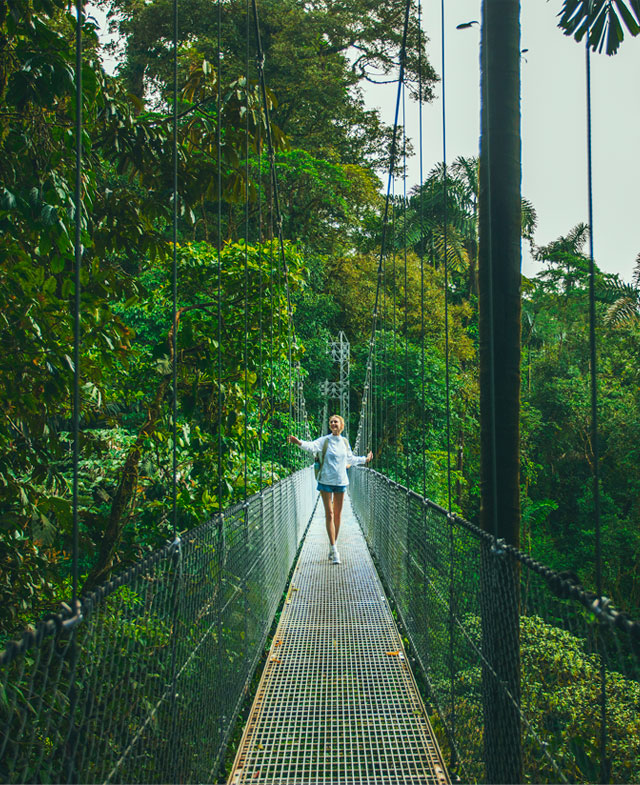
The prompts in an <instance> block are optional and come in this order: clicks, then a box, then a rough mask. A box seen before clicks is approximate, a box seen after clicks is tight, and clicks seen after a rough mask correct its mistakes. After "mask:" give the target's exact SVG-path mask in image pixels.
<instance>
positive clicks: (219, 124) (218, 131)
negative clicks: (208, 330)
mask: <svg viewBox="0 0 640 785" xmlns="http://www.w3.org/2000/svg"><path fill="white" fill-rule="evenodd" d="M217 11H218V15H217V21H218V40H217V47H218V50H217V62H216V68H217V71H218V79H217V84H216V120H217V128H216V150H217V156H218V168H217V173H216V175H217V177H216V181H217V197H218V215H217V219H218V238H217V261H218V265H217V274H218V285H217V288H218V303H217V306H218V307H217V310H218V314H217V320H218V327H217V335H216V339H217V342H218V348H217V361H218V362H217V366H218V514H219V515H220V516H222V118H221V116H220V115H221V110H222V93H221V82H222V74H221V65H222V0H218V3H217ZM220 523H221V524H222V518H220Z"/></svg>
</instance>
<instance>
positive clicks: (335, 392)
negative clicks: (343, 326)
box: [320, 330, 351, 438]
mask: <svg viewBox="0 0 640 785" xmlns="http://www.w3.org/2000/svg"><path fill="white" fill-rule="evenodd" d="M327 348H328V352H329V354H330V355H331V359H332V360H333V361H334V362H336V363H338V366H339V377H338V378H339V381H337V382H330V381H329V380H328V379H325V380H324V382H322V383H321V384H320V393H321V395H322V396H323V399H324V412H323V418H322V427H323V428H324V427H326V423H327V417H328V416H329V401H330V400H331V401H337V402H338V406H339V414H340V416H341V417H342V418H343V419H344V422H345V428H344V435H345V436H346V437H347V438H349V370H350V348H351V347H350V344H349V341H348V340H347V336H346V335H345V334H344V332H343V331H342V330H340V332H339V334H338V338H337V339H336V340H333V341H329V345H328V347H327Z"/></svg>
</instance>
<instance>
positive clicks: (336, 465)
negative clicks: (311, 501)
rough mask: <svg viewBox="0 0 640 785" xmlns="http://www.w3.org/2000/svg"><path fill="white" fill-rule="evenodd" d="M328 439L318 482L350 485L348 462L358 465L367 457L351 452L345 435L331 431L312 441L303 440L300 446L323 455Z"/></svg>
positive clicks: (351, 464)
mask: <svg viewBox="0 0 640 785" xmlns="http://www.w3.org/2000/svg"><path fill="white" fill-rule="evenodd" d="M327 440H328V444H327V451H326V453H325V455H324V460H322V468H321V469H320V474H319V475H318V482H321V483H322V484H323V485H349V478H348V477H347V464H348V465H349V466H358V465H360V464H362V463H366V462H367V459H366V457H365V456H364V455H354V454H353V453H352V452H351V446H350V445H349V442H348V441H347V440H346V439H345V438H344V436H334V434H332V433H330V434H328V435H327V436H321V437H320V438H319V439H315V440H314V441H312V442H305V441H301V442H300V447H301V448H302V449H303V450H306V451H307V452H310V453H313V454H314V455H315V454H316V453H319V454H320V456H322V448H323V447H324V443H325V441H327Z"/></svg>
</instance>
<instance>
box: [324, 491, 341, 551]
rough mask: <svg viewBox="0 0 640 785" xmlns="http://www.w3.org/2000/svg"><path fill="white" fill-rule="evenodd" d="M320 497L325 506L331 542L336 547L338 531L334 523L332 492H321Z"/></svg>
mask: <svg viewBox="0 0 640 785" xmlns="http://www.w3.org/2000/svg"><path fill="white" fill-rule="evenodd" d="M320 496H322V503H323V505H324V517H325V522H326V525H327V534H328V536H329V542H330V543H331V545H335V544H336V531H335V528H334V523H333V503H332V501H331V496H332V494H331V492H330V491H320ZM341 506H342V505H341Z"/></svg>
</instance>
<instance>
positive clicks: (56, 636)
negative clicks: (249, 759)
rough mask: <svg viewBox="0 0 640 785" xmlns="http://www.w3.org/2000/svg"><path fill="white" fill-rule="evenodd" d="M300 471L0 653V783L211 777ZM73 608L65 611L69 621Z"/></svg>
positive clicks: (259, 624)
mask: <svg viewBox="0 0 640 785" xmlns="http://www.w3.org/2000/svg"><path fill="white" fill-rule="evenodd" d="M312 480H313V471H312V469H311V468H306V469H303V470H301V471H298V472H296V473H295V474H292V475H290V476H289V477H287V478H286V479H284V480H282V481H280V482H279V483H277V484H276V485H274V486H271V487H269V488H266V489H265V490H263V492H262V493H260V494H257V495H255V496H253V497H251V498H249V499H248V500H247V502H246V503H242V504H239V505H236V506H235V507H233V508H231V509H229V510H228V511H226V512H225V513H224V514H223V515H222V516H220V517H216V518H214V519H213V520H211V521H209V522H208V523H206V524H203V525H202V526H200V527H199V528H197V529H195V530H193V531H190V532H188V533H187V534H185V535H183V537H182V538H181V540H177V541H176V542H174V543H172V544H170V545H168V546H167V547H165V548H164V549H162V550H160V551H158V552H156V553H154V554H153V555H151V556H150V557H148V558H147V559H145V560H144V561H142V562H141V563H139V564H137V565H136V566H134V567H133V568H132V569H130V570H128V571H127V572H126V573H124V574H123V575H121V576H119V577H118V578H116V579H114V580H112V581H110V582H109V583H108V584H106V585H105V586H103V587H102V588H101V589H100V590H99V591H97V592H94V593H93V594H92V595H90V596H88V597H85V598H83V601H82V616H83V620H82V621H81V622H80V623H78V624H76V625H74V626H72V625H70V624H69V622H68V620H67V621H65V616H64V615H60V616H55V617H51V618H50V619H48V620H44V621H43V622H42V623H41V624H39V625H38V627H37V628H36V630H35V631H33V632H30V633H27V634H25V636H24V638H23V640H22V641H21V642H16V643H14V644H11V645H10V646H9V647H8V648H7V650H6V651H5V652H4V653H3V654H2V655H0V657H1V659H0V667H1V671H0V678H1V681H0V687H1V689H2V692H1V693H0V729H1V732H2V736H1V741H0V778H1V779H2V781H3V782H208V781H209V782H210V781H212V780H213V778H214V777H215V775H216V772H217V771H218V769H219V767H220V764H221V760H222V755H223V753H224V749H225V746H226V743H227V740H228V737H229V734H230V732H231V730H232V728H233V725H234V722H235V720H236V717H237V714H238V711H239V709H240V706H241V703H242V700H243V698H244V694H245V688H246V686H247V684H248V681H249V680H250V678H251V676H252V674H253V671H254V669H255V665H256V663H257V661H258V659H259V657H260V654H261V651H262V648H263V646H264V642H265V639H266V636H267V634H268V631H269V629H270V626H271V624H272V621H273V617H274V615H275V612H276V610H277V607H278V603H279V601H280V598H281V596H282V592H283V591H284V589H285V584H286V579H287V576H288V574H289V571H290V569H291V566H292V563H293V559H294V557H295V554H296V552H297V548H298V545H299V543H300V541H301V539H302V536H303V534H304V531H305V528H306V525H307V523H308V521H309V519H310V516H311V513H312V511H313V505H314V502H315V500H316V494H315V492H314V488H313V482H312ZM70 615H71V614H70V613H69V614H67V616H70Z"/></svg>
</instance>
